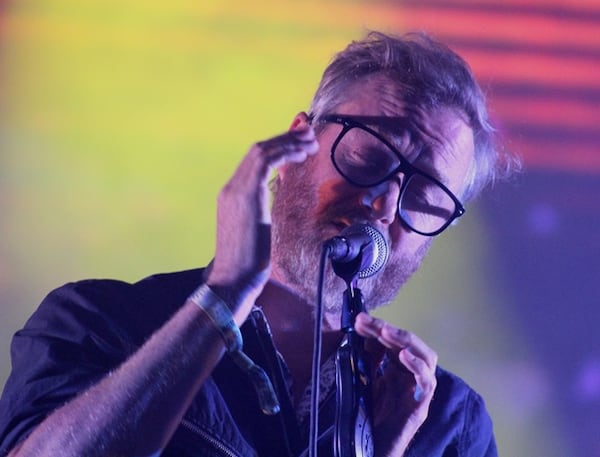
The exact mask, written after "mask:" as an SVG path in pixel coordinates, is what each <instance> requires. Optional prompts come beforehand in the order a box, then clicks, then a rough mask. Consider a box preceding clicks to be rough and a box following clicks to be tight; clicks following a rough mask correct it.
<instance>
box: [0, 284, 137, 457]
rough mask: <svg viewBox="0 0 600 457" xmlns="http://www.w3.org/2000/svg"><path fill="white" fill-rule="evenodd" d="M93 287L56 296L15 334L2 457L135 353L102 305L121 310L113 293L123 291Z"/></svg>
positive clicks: (69, 288) (0, 426)
mask: <svg viewBox="0 0 600 457" xmlns="http://www.w3.org/2000/svg"><path fill="white" fill-rule="evenodd" d="M88 286H89V284H88V283H86V282H82V283H72V284H68V285H66V286H63V287H61V288H59V289H57V290H55V291H53V292H52V293H50V294H49V295H48V296H47V297H46V298H45V299H44V300H43V302H42V303H41V305H40V306H39V308H38V309H37V310H36V312H35V313H34V314H33V315H32V316H31V317H30V319H29V320H28V321H27V323H26V324H25V326H24V328H23V329H21V330H19V331H18V332H17V333H16V334H15V335H14V337H13V340H12V343H11V361H12V372H11V374H10V376H9V378H8V380H7V382H6V385H5V388H4V392H3V394H2V397H1V398H0V455H5V454H7V453H8V452H9V451H10V450H11V449H12V448H13V447H14V446H16V445H17V444H18V443H19V442H20V441H22V440H23V439H24V438H25V437H26V436H27V435H29V434H30V433H31V432H32V431H33V429H34V428H35V427H36V426H37V425H38V424H39V423H40V422H42V421H43V420H44V418H45V417H46V416H47V415H48V414H50V413H51V412H52V411H54V410H55V409H56V408H58V407H60V406H62V405H63V404H64V403H66V402H67V401H69V400H70V399H71V398H73V397H74V396H76V395H77V394H78V393H80V392H81V391H83V390H85V389H87V388H88V387H90V386H91V385H93V384H94V383H96V382H97V381H98V380H99V379H100V378H101V377H102V376H103V375H105V374H106V373H107V372H109V371H110V370H112V369H114V368H115V367H116V366H118V365H119V364H120V363H121V362H122V361H123V360H124V359H125V358H126V357H127V355H128V353H130V352H131V350H132V345H131V344H130V343H129V342H128V341H127V339H126V338H124V337H123V335H122V332H121V330H120V329H119V328H118V326H116V325H114V323H113V322H112V321H111V319H110V318H109V317H108V315H107V314H105V313H103V312H102V311H101V307H98V306H97V304H98V303H107V302H110V306H109V308H110V307H111V306H112V307H113V308H114V307H118V306H119V304H118V303H115V302H114V298H113V297H115V296H118V295H115V294H113V293H111V290H114V289H115V287H116V288H121V287H122V286H121V285H119V284H118V283H117V282H115V283H114V284H113V283H108V282H106V284H105V286H107V287H101V288H98V287H94V288H89V287H88ZM92 290H93V291H94V292H91V291H92Z"/></svg>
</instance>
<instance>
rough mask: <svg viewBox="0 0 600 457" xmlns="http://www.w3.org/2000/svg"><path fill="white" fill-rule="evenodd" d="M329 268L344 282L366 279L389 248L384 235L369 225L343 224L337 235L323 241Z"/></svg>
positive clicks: (378, 268) (380, 264)
mask: <svg viewBox="0 0 600 457" xmlns="http://www.w3.org/2000/svg"><path fill="white" fill-rule="evenodd" d="M325 248H326V249H327V250H328V254H329V258H330V259H331V265H332V266H333V271H335V273H336V274H337V275H338V276H339V277H341V278H342V279H344V280H346V281H352V280H354V279H356V278H357V277H358V278H368V277H370V276H373V275H374V274H375V273H377V272H378V271H379V270H381V268H382V267H383V266H384V265H385V263H386V262H387V259H388V255H389V249H388V245H387V242H386V241H385V238H384V236H383V235H382V234H381V232H379V230H377V229H376V228H374V227H373V226H371V225H369V224H364V223H360V224H354V225H351V226H350V227H346V228H345V229H344V230H342V231H341V232H340V234H339V235H338V236H334V237H333V238H331V239H329V240H327V241H326V242H325Z"/></svg>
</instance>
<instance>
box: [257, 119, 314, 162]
mask: <svg viewBox="0 0 600 457" xmlns="http://www.w3.org/2000/svg"><path fill="white" fill-rule="evenodd" d="M254 147H255V148H257V149H258V150H259V151H260V152H259V153H260V154H261V155H262V156H263V157H264V159H265V160H266V164H267V165H268V166H269V167H270V168H277V167H279V166H281V165H283V164H284V163H286V162H302V161H304V160H306V158H307V157H308V156H310V155H313V154H316V152H317V151H318V150H319V144H318V142H317V139H316V136H315V132H314V130H313V128H312V127H310V126H307V127H306V128H302V129H296V130H290V131H289V132H286V133H284V134H282V135H279V136H276V137H273V138H270V139H268V140H265V141H260V142H258V143H256V144H255V146H254Z"/></svg>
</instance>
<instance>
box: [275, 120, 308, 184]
mask: <svg viewBox="0 0 600 457" xmlns="http://www.w3.org/2000/svg"><path fill="white" fill-rule="evenodd" d="M309 125H310V120H309V119H308V114H306V113H305V112H304V111H300V112H299V113H298V114H296V115H295V116H294V119H293V120H292V123H291V125H290V129H289V130H290V132H291V131H294V130H304V129H306V128H308V126H309ZM287 167H288V164H284V165H282V166H280V167H279V168H278V169H277V175H278V178H277V179H283V178H284V176H285V171H286V170H287Z"/></svg>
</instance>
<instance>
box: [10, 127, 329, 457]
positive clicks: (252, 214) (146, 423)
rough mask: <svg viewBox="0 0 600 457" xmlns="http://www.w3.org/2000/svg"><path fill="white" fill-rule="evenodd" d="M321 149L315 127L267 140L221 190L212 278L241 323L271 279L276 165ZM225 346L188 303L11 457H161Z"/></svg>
mask: <svg viewBox="0 0 600 457" xmlns="http://www.w3.org/2000/svg"><path fill="white" fill-rule="evenodd" d="M317 147H318V146H317V143H316V140H315V137H314V132H313V131H312V129H308V130H301V131H294V132H288V133H286V134H284V135H281V136H279V137H276V138H273V139H271V140H268V141H265V142H262V143H258V144H256V145H255V146H253V147H252V148H251V149H250V151H249V152H248V154H247V155H246V157H245V158H244V159H243V160H242V162H241V164H240V165H239V167H238V169H237V170H236V172H235V173H234V176H233V177H232V178H231V180H230V181H229V182H228V183H227V184H226V186H225V187H224V188H223V190H222V191H221V193H220V195H219V204H218V216H217V247H216V253H215V259H214V263H213V268H212V270H211V273H210V275H209V277H208V279H207V283H208V285H209V286H210V287H211V288H212V289H213V290H214V291H215V292H217V293H218V294H219V295H220V296H221V297H222V298H223V299H224V300H225V301H226V303H227V304H228V305H229V306H230V308H231V312H232V314H233V316H234V321H235V322H236V323H237V324H238V325H241V323H243V322H244V321H245V319H246V317H247V316H248V313H249V312H250V309H251V306H252V304H253V303H254V300H255V299H256V297H257V296H258V294H260V292H261V291H262V288H263V287H264V284H265V283H266V281H267V278H268V273H269V265H270V260H269V249H270V214H269V208H268V188H267V185H268V179H269V175H270V172H271V170H272V169H273V168H274V167H278V166H280V165H282V164H284V163H287V162H298V161H303V160H305V159H306V157H307V156H308V155H310V154H314V153H315V152H316V151H317ZM223 352H224V344H223V341H222V339H221V336H220V334H219V333H218V331H217V330H216V329H215V327H214V324H213V323H212V321H210V320H209V319H208V318H207V316H206V314H204V312H203V311H202V310H201V309H200V308H198V306H196V305H195V304H193V303H191V302H190V301H188V302H186V303H185V305H184V306H182V307H181V309H180V310H179V311H178V312H177V313H176V314H175V315H174V316H173V317H172V318H171V319H170V320H169V321H167V322H166V323H165V324H164V325H163V326H162V327H161V328H160V329H159V330H158V331H157V332H156V333H155V334H154V335H153V336H152V337H151V338H150V339H149V340H148V341H147V342H146V343H145V344H144V345H143V346H142V347H141V348H140V349H139V350H138V351H137V352H136V353H134V354H133V355H132V356H131V357H130V358H129V359H128V360H127V361H126V362H124V363H123V364H122V365H121V366H120V367H119V368H118V369H116V370H115V371H114V372H112V373H109V374H107V375H106V376H105V377H104V378H103V379H102V380H101V381H100V382H99V383H98V384H96V385H95V386H93V387H91V388H90V389H89V390H87V391H85V392H82V393H81V394H80V395H78V396H77V397H75V398H74V399H73V400H72V401H70V402H69V403H67V404H66V405H65V406H63V407H61V408H59V409H58V410H56V411H54V412H53V413H52V414H50V415H49V416H48V417H47V418H46V420H44V421H43V422H42V423H41V424H40V425H39V426H38V427H37V428H36V429H35V430H34V431H33V432H32V433H31V435H30V436H29V437H28V438H27V439H26V440H25V441H24V442H23V443H21V444H20V445H19V446H17V448H15V449H13V451H12V452H11V454H10V455H11V456H28V455H36V456H39V455H53V456H63V455H64V456H67V455H69V456H70V455H73V456H79V455H86V456H94V455H98V456H100V455H102V456H105V455H151V454H153V453H155V452H157V451H159V450H160V449H162V448H163V447H164V446H165V445H166V443H167V442H168V440H169V438H170V437H171V435H172V433H173V432H174V430H175V428H176V427H177V425H178V423H179V421H180V420H181V418H182V416H183V414H184V413H185V411H186V409H187V407H188V406H189V404H190V402H191V401H192V399H193V398H194V395H195V394H196V393H197V391H198V389H199V388H200V386H201V385H202V384H203V383H204V381H205V380H206V379H207V378H208V376H210V374H211V372H212V370H213V369H214V367H215V366H216V364H217V363H218V361H219V359H220V357H221V356H222V354H223ZM141 437H143V439H142V438H141Z"/></svg>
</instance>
